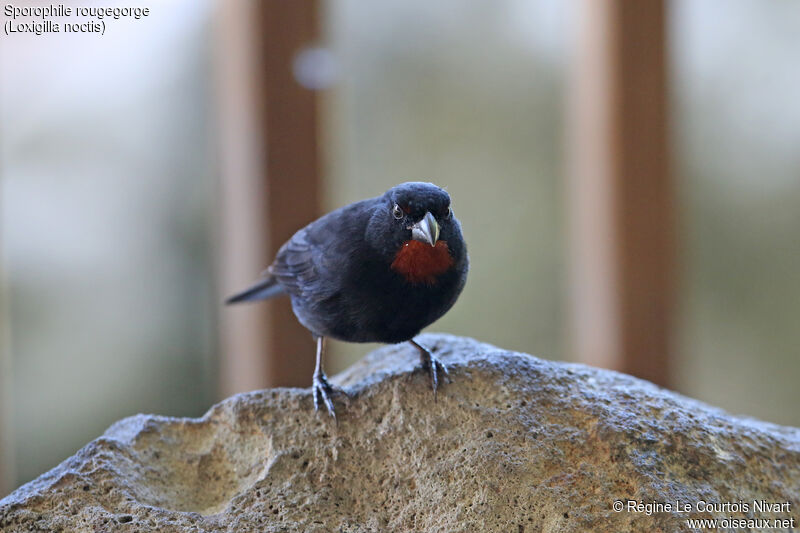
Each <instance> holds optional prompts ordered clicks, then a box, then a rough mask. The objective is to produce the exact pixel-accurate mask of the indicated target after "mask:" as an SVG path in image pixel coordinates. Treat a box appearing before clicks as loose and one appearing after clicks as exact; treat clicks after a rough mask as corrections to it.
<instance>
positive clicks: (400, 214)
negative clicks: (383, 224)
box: [392, 204, 403, 220]
mask: <svg viewBox="0 0 800 533" xmlns="http://www.w3.org/2000/svg"><path fill="white" fill-rule="evenodd" d="M392 216H393V217H394V218H396V219H397V220H400V219H401V218H403V210H402V209H401V208H400V206H399V205H397V204H394V207H393V208H392Z"/></svg>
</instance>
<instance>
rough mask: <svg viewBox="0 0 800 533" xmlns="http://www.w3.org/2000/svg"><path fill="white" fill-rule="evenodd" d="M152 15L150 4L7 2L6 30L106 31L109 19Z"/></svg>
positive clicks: (11, 32)
mask: <svg viewBox="0 0 800 533" xmlns="http://www.w3.org/2000/svg"><path fill="white" fill-rule="evenodd" d="M149 16H150V8H149V7H119V6H117V7H102V6H78V7H73V6H65V5H64V4H50V5H44V6H17V5H14V4H5V5H4V6H3V17H4V18H5V19H6V20H4V21H3V32H4V33H5V34H6V35H8V36H11V35H15V34H28V35H38V36H41V35H46V34H52V33H84V34H85V33H94V34H97V35H105V33H106V21H112V20H120V19H135V20H140V19H142V18H144V17H149Z"/></svg>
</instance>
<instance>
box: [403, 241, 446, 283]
mask: <svg viewBox="0 0 800 533" xmlns="http://www.w3.org/2000/svg"><path fill="white" fill-rule="evenodd" d="M451 266H453V258H452V257H450V249H449V248H448V247H447V243H446V242H444V241H438V242H437V243H436V245H435V246H431V245H429V244H425V243H424V242H419V241H406V242H405V243H403V246H401V247H400V250H399V251H398V252H397V255H396V256H395V258H394V261H392V270H394V271H395V272H398V273H400V274H402V275H403V277H405V278H406V280H408V281H409V282H410V283H427V284H428V285H433V284H434V283H436V277H437V276H439V275H440V274H443V273H445V272H446V271H447V270H448V269H449V268H450V267H451Z"/></svg>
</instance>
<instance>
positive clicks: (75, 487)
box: [0, 335, 800, 532]
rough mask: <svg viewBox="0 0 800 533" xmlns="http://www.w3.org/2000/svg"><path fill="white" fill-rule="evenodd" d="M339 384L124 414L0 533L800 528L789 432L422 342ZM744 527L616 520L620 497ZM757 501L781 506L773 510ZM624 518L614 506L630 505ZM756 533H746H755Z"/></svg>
mask: <svg viewBox="0 0 800 533" xmlns="http://www.w3.org/2000/svg"><path fill="white" fill-rule="evenodd" d="M424 342H425V343H427V344H428V345H429V346H431V347H432V348H434V350H435V352H436V353H437V354H438V355H439V356H440V357H441V358H442V360H443V361H444V362H445V363H446V364H447V365H448V366H449V368H450V372H451V376H452V378H453V382H452V383H451V384H447V385H445V386H444V387H443V388H442V389H441V390H440V392H439V396H438V401H436V402H434V401H433V395H432V393H431V391H430V387H429V384H428V381H427V379H426V376H425V375H424V374H422V373H420V372H419V371H416V372H414V371H413V370H414V368H415V365H416V363H417V356H416V353H415V351H414V350H413V349H412V348H411V347H409V346H404V345H399V346H391V347H386V348H384V349H381V350H378V351H376V352H374V353H372V354H371V355H369V356H368V357H367V358H366V359H365V360H364V361H362V362H360V363H358V364H356V365H355V366H353V367H352V368H350V369H349V370H347V371H346V372H344V373H343V374H341V375H339V376H336V377H335V378H334V380H333V381H334V382H336V383H338V384H339V385H342V386H344V387H345V389H346V390H347V391H348V392H350V393H351V398H343V397H341V396H338V397H337V398H336V400H335V401H336V404H337V410H338V413H339V423H338V425H336V424H334V423H333V422H332V421H331V420H330V419H329V418H328V417H327V415H325V414H323V413H322V412H320V414H315V413H314V410H313V405H312V398H311V394H310V390H309V389H305V390H301V389H274V390H266V391H259V392H253V393H248V394H240V395H237V396H234V397H232V398H229V399H227V400H225V401H223V402H222V403H220V404H218V405H216V406H214V407H212V408H211V410H210V411H209V412H208V413H207V414H206V415H205V416H204V417H203V418H200V419H179V418H165V417H159V416H148V415H139V416H134V417H132V418H128V419H125V420H122V421H120V422H118V423H116V424H114V425H113V426H112V427H111V428H109V429H108V431H106V433H105V434H104V435H103V436H102V437H100V438H98V439H97V440H95V441H93V442H91V443H89V444H88V445H87V446H85V447H84V448H83V449H81V450H80V451H79V452H78V453H77V454H76V455H75V456H73V457H71V458H69V459H67V460H66V461H64V462H63V463H62V464H61V465H59V466H57V467H56V468H54V469H53V470H51V471H50V472H48V473H46V474H44V475H43V476H41V477H40V478H39V479H37V480H35V481H33V482H31V483H29V484H27V485H25V486H23V487H20V488H19V489H18V490H17V491H16V492H14V493H12V494H11V495H9V496H7V497H6V498H5V499H3V500H1V501H0V531H3V532H15V531H64V532H73V531H75V532H80V531H122V532H134V531H136V532H149V531H196V532H199V531H231V532H233V531H320V532H322V531H448V532H449V531H470V532H472V531H503V532H506V531H510V532H524V531H528V532H532V531H683V530H688V529H690V527H689V525H687V522H686V519H687V518H701V517H719V518H726V517H736V518H765V519H766V518H770V519H771V518H786V519H791V518H794V519H795V524H794V527H797V522H798V521H800V510H798V505H799V504H800V429H796V428H788V427H780V426H776V425H772V424H767V423H763V422H759V421H755V420H751V419H746V418H738V417H734V416H731V415H728V414H726V413H724V412H723V411H720V410H718V409H715V408H712V407H709V406H707V405H705V404H702V403H699V402H696V401H693V400H690V399H688V398H685V397H683V396H680V395H677V394H674V393H671V392H668V391H665V390H663V389H660V388H658V387H656V386H654V385H651V384H650V383H647V382H644V381H641V380H637V379H635V378H632V377H629V376H625V375H622V374H618V373H615V372H609V371H605V370H597V369H593V368H589V367H585V366H581V365H574V364H563V363H552V362H548V361H543V360H540V359H537V358H534V357H531V356H529V355H525V354H519V353H512V352H508V351H503V350H500V349H497V348H494V347H492V346H488V345H486V344H481V343H478V342H475V341H472V340H468V339H462V338H457V337H450V336H443V335H427V336H425V337H424ZM627 499H631V500H642V501H643V502H645V503H647V502H660V503H663V502H673V504H674V502H676V501H680V502H685V503H687V504H691V505H693V506H696V504H697V502H698V501H700V500H703V501H705V502H710V503H716V504H723V503H724V502H743V503H748V506H749V510H748V511H743V510H740V511H736V510H733V511H732V510H731V509H730V508H728V509H727V510H726V509H721V508H720V509H718V510H712V511H710V512H709V511H708V510H704V511H703V512H700V511H696V510H693V511H692V512H690V513H687V512H684V511H679V510H678V511H676V510H675V509H673V510H672V511H663V509H662V510H661V512H656V513H653V514H647V513H645V512H635V511H632V510H631V511H628V510H624V511H622V512H615V511H614V509H613V502H614V501H615V500H627ZM753 500H759V501H760V500H766V501H767V502H769V503H782V502H788V508H787V506H786V505H783V506H782V508H781V509H780V510H778V511H775V512H764V511H758V510H755V509H753V503H752V502H753ZM626 505H627V504H626ZM753 529H758V528H753Z"/></svg>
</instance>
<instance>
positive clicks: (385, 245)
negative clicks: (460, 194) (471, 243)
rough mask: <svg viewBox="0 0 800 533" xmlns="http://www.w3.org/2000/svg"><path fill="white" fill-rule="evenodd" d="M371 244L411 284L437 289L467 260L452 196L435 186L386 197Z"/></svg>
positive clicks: (408, 186)
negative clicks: (442, 277)
mask: <svg viewBox="0 0 800 533" xmlns="http://www.w3.org/2000/svg"><path fill="white" fill-rule="evenodd" d="M366 238H367V240H368V241H369V242H370V243H371V244H372V246H373V248H375V249H376V250H378V251H379V252H380V253H381V254H382V255H383V256H384V258H385V259H387V260H388V261H389V262H390V263H391V268H392V269H393V270H394V271H396V272H398V273H399V274H401V275H403V276H404V277H405V278H406V280H407V281H409V282H411V283H427V284H434V283H435V282H436V279H437V278H438V276H439V275H441V274H443V273H444V272H446V271H447V270H449V269H450V268H452V266H453V265H454V264H455V263H457V262H458V261H459V260H460V258H462V257H463V256H464V255H465V254H466V246H465V244H464V239H463V237H462V236H461V225H460V224H459V222H458V219H456V217H455V216H454V215H453V209H452V208H451V207H450V195H449V194H447V191H445V190H444V189H442V188H440V187H437V186H436V185H433V184H432V183H423V182H408V183H402V184H400V185H397V186H395V187H392V188H391V189H389V190H388V191H386V193H385V194H384V195H383V196H382V197H381V198H380V201H379V206H378V207H377V208H376V210H375V212H373V214H372V217H371V219H370V223H369V225H368V227H367V235H366Z"/></svg>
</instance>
